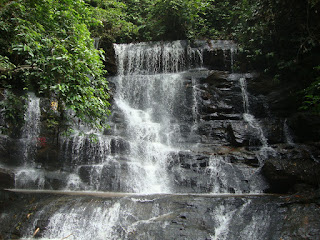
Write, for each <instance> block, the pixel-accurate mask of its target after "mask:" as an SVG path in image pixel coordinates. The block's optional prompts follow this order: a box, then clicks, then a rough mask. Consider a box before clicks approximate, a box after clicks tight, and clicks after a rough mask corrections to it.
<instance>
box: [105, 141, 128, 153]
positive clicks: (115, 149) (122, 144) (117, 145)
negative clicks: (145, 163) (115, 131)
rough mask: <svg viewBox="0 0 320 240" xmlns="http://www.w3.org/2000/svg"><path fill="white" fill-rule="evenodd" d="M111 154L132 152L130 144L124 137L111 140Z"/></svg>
mask: <svg viewBox="0 0 320 240" xmlns="http://www.w3.org/2000/svg"><path fill="white" fill-rule="evenodd" d="M110 149H111V154H127V153H129V152H130V144H129V142H127V141H126V140H124V139H122V138H113V139H111V142H110Z"/></svg>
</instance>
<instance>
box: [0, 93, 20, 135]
mask: <svg viewBox="0 0 320 240" xmlns="http://www.w3.org/2000/svg"><path fill="white" fill-rule="evenodd" d="M1 95H2V97H3V100H2V101H0V110H1V113H0V114H1V117H2V118H3V120H4V122H5V123H6V124H7V125H6V126H2V127H1V133H4V134H9V129H11V130H12V131H14V130H15V129H19V128H20V127H22V125H23V123H24V112H25V110H26V104H25V100H26V99H25V97H24V96H17V95H16V94H14V93H13V91H12V90H10V89H6V90H4V91H1Z"/></svg>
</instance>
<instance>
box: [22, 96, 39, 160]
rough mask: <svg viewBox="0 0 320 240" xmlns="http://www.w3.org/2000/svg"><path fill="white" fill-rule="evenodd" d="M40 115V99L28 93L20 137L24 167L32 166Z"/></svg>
mask: <svg viewBox="0 0 320 240" xmlns="http://www.w3.org/2000/svg"><path fill="white" fill-rule="evenodd" d="M40 114H41V113H40V98H38V97H36V96H35V95H34V93H29V94H28V106H27V111H26V113H25V116H24V121H25V122H24V126H23V129H22V137H21V138H22V141H23V162H24V164H25V165H32V164H34V157H35V156H34V155H35V153H36V147H37V145H38V143H39V133H40Z"/></svg>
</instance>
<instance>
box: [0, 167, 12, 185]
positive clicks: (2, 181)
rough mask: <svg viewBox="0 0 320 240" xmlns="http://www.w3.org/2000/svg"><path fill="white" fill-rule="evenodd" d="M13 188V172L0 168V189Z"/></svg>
mask: <svg viewBox="0 0 320 240" xmlns="http://www.w3.org/2000/svg"><path fill="white" fill-rule="evenodd" d="M5 188H14V173H13V172H11V171H10V170H8V169H4V168H0V189H5Z"/></svg>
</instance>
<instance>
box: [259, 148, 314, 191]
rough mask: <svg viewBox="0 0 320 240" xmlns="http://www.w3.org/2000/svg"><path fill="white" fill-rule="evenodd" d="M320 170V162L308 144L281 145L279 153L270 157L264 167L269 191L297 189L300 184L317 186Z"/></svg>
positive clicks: (263, 170)
mask: <svg viewBox="0 0 320 240" xmlns="http://www.w3.org/2000/svg"><path fill="white" fill-rule="evenodd" d="M313 150H315V148H313ZM319 171H320V163H319V162H318V161H317V160H316V159H315V158H314V157H313V158H312V148H310V147H309V146H306V145H300V146H296V147H292V146H288V145H286V146H281V145H280V146H279V150H278V155H277V156H276V157H275V158H268V159H267V160H266V162H265V164H264V166H263V167H262V172H263V173H264V175H265V176H266V178H267V179H268V180H269V183H270V189H269V191H271V192H279V193H284V192H288V191H296V190H297V188H295V186H296V185H298V184H305V185H309V188H310V187H311V188H317V187H318V186H319V184H320V175H319Z"/></svg>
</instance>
